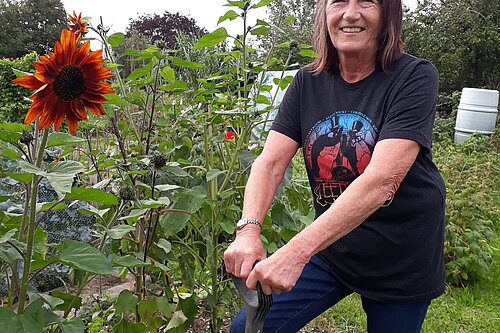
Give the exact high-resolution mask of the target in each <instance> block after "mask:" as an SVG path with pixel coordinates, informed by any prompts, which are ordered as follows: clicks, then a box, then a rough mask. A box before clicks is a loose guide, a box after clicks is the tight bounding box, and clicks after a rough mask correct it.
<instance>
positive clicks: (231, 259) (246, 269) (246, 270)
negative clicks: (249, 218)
mask: <svg viewBox="0 0 500 333" xmlns="http://www.w3.org/2000/svg"><path fill="white" fill-rule="evenodd" d="M265 258H266V252H265V251H264V247H263V246H262V242H261V240H260V227H259V226H257V225H252V224H247V225H246V226H245V227H244V228H243V229H241V230H238V231H237V233H236V239H235V240H234V241H233V242H232V243H231V244H230V245H229V247H228V248H227V250H226V252H224V265H225V266H226V271H227V272H228V273H231V274H233V275H234V276H236V277H239V278H242V279H245V280H246V278H247V277H248V274H250V271H251V270H252V267H253V264H254V263H255V262H256V261H260V260H263V259H265Z"/></svg>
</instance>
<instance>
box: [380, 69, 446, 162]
mask: <svg viewBox="0 0 500 333" xmlns="http://www.w3.org/2000/svg"><path fill="white" fill-rule="evenodd" d="M438 88H439V74H438V72H437V70H436V68H435V67H434V66H433V65H432V64H431V63H429V62H420V63H419V64H417V65H416V66H415V67H414V68H413V70H412V72H411V73H410V75H409V76H408V78H407V79H406V80H405V81H404V82H403V83H402V84H401V87H400V88H399V89H398V91H397V92H396V94H395V97H394V100H393V102H392V103H391V105H390V107H389V110H388V112H387V116H386V117H385V121H384V123H383V125H382V127H381V129H380V133H379V138H378V140H383V139H409V140H413V141H416V142H417V143H419V144H420V146H421V147H422V149H423V153H428V152H429V151H430V150H431V146H432V129H433V126H434V116H435V113H436V102H437V93H438Z"/></svg>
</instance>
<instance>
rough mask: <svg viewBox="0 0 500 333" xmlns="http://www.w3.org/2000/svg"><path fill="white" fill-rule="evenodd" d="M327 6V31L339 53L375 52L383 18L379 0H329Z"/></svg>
mask: <svg viewBox="0 0 500 333" xmlns="http://www.w3.org/2000/svg"><path fill="white" fill-rule="evenodd" d="M326 6H327V7H326V19H327V24H328V32H329V34H330V38H331V40H332V43H333V45H334V46H335V48H336V49H337V51H338V52H339V54H344V55H358V56H359V55H364V56H370V57H371V56H374V55H375V54H376V51H377V48H378V36H379V33H380V29H381V22H382V6H381V4H380V0H327V5H326Z"/></svg>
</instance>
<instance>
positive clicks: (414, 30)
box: [403, 0, 500, 92]
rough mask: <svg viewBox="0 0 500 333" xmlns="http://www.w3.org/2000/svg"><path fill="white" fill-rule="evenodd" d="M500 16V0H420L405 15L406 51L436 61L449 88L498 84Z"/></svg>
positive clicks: (441, 79)
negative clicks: (438, 0) (415, 6)
mask: <svg viewBox="0 0 500 333" xmlns="http://www.w3.org/2000/svg"><path fill="white" fill-rule="evenodd" d="M499 18H500V2H498V1H497V0H447V1H440V2H436V1H432V0H423V1H420V2H419V3H418V5H417V8H416V9H415V10H413V11H411V12H407V13H406V15H405V20H404V28H403V32H404V41H405V44H406V51H407V52H408V53H410V54H413V55H415V56H417V57H420V58H424V59H427V60H429V61H431V62H432V63H433V64H434V65H435V66H436V68H437V69H438V71H439V73H440V86H441V89H442V90H443V91H445V92H450V91H453V90H461V89H462V88H463V87H489V88H491V89H498V87H499V85H500V82H499V77H500V65H499V63H498V58H499V57H500V31H499V29H498V26H499V23H500V22H499Z"/></svg>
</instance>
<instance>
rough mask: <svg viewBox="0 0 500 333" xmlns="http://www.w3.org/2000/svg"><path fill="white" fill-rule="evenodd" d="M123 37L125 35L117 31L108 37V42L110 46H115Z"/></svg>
mask: <svg viewBox="0 0 500 333" xmlns="http://www.w3.org/2000/svg"><path fill="white" fill-rule="evenodd" d="M124 39H125V35H124V34H122V33H121V32H117V33H115V34H112V35H111V36H109V37H108V43H109V45H111V46H114V47H117V46H119V45H120V43H121V42H122V41H123V40H124Z"/></svg>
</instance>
